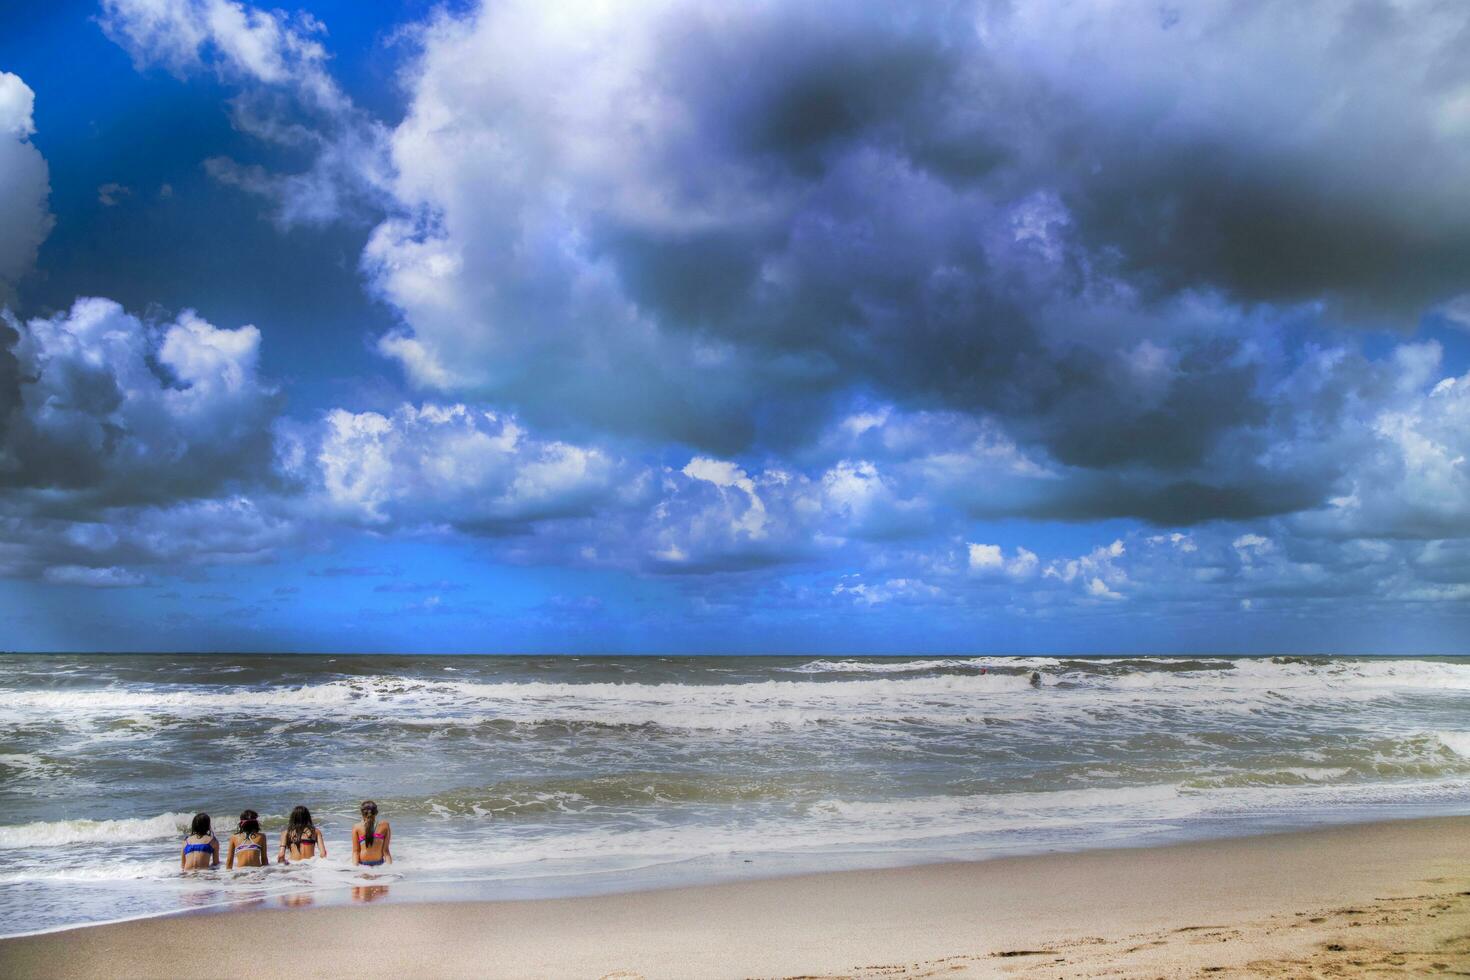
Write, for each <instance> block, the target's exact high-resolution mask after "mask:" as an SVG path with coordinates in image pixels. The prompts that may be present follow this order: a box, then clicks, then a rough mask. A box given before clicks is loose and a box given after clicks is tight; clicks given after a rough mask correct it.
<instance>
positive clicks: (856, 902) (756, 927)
mask: <svg viewBox="0 0 1470 980" xmlns="http://www.w3.org/2000/svg"><path fill="white" fill-rule="evenodd" d="M360 897H362V898H365V899H370V898H372V897H373V896H372V895H369V894H364V895H362V896H360ZM1360 975H1374V976H1381V975H1402V976H1435V975H1444V976H1470V817H1454V818H1436V819H1429V820H1405V821H1394V822H1387V823H1377V824H1364V825H1357V826H1350V827H1339V828H1331V829H1326V830H1314V831H1303V832H1297V833H1289V834H1273V835H1267V836H1258V837H1247V838H1237V839H1231V840H1221V841H1210V842H1203V843H1191V844H1180V845H1173V846H1167V847H1154V848H1138V849H1119V850H1100V851H1088V852H1082V853H1067V854H1046V855H1039V856H1035V857H1019V858H1004V859H999V860H993V861H982V862H974V863H967V862H962V863H951V864H939V865H929V866H925V867H915V868H899V869H892V870H883V871H853V872H834V873H828V874H814V875H801V876H793V877H787V878H775V879H768V880H761V881H746V882H738V883H731V884H721V885H710V886H701V887H692V888H676V889H668V890H663V891H649V892H636V893H629V894H621V895H605V896H597V897H590V898H573V899H548V900H537V901H514V902H459V903H443V904H410V903H403V904H363V905H359V906H356V907H328V908H296V909H276V910H270V911H241V912H231V913H225V914H220V915H205V916H189V917H182V918H181V917H168V918H161V919H149V920H144V921H139V922H127V923H119V924H115V925H107V926H96V927H90V928H84V929H75V930H69V931H66V932H61V933H52V934H48V935H43V936H33V937H26V938H21V939H12V940H5V941H0V976H5V977H8V978H15V980H20V978H26V977H109V978H120V977H236V976H239V977H244V976H251V977H266V978H274V977H282V978H286V977H290V978H305V977H345V976H353V977H358V978H362V977H380V976H405V977H407V976H412V977H589V978H595V977H616V978H619V980H631V978H633V977H647V978H656V977H657V978H664V977H668V978H697V977H797V976H800V977H940V976H943V977H988V976H1019V977H1033V976H1034V977H1102V976H1107V977H1231V976H1266V977H1308V976H1312V977H1315V976H1327V977H1334V976H1360Z"/></svg>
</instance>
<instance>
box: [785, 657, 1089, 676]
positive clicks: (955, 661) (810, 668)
mask: <svg viewBox="0 0 1470 980" xmlns="http://www.w3.org/2000/svg"><path fill="white" fill-rule="evenodd" d="M1060 664H1061V661H1059V660H1057V659H1056V658H1054V657H963V658H961V657H951V658H947V659H943V660H901V661H891V660H813V661H810V662H809V663H804V664H801V665H800V666H797V667H777V668H776V669H777V670H779V671H782V672H785V673H793V674H916V673H923V672H925V671H931V670H975V671H978V670H981V669H991V668H1011V669H1013V670H1035V669H1037V668H1041V667H1056V666H1059V665H1060Z"/></svg>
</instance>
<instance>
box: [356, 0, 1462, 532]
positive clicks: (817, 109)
mask: <svg viewBox="0 0 1470 980" xmlns="http://www.w3.org/2000/svg"><path fill="white" fill-rule="evenodd" d="M1411 6H1413V5H1411ZM1415 9H1416V10H1418V7H1417V6H1415ZM1312 11H1313V12H1312V14H1311V15H1310V16H1308V15H1306V14H1302V13H1299V12H1296V11H1293V12H1284V11H1273V10H1270V9H1269V8H1250V9H1245V8H1240V9H1237V7H1236V5H1232V4H1225V3H1217V4H1207V5H1204V6H1201V7H1199V8H1197V9H1192V10H1191V11H1190V13H1189V15H1188V16H1186V17H1181V18H1179V19H1177V20H1175V21H1173V22H1171V23H1167V24H1166V23H1164V22H1163V21H1161V20H1160V19H1159V18H1157V17H1154V16H1152V15H1151V14H1149V15H1145V14H1143V13H1140V12H1136V11H1133V10H1131V9H1130V8H1126V7H1121V6H1120V7H1102V8H1086V9H1085V10H1083V9H1079V8H1075V7H1067V6H1057V5H1052V4H1041V5H1033V6H1032V7H1028V8H1027V9H1026V10H1024V11H1020V10H1010V9H1009V8H1007V9H1005V10H1002V9H1001V8H998V7H997V8H991V7H988V6H976V7H973V8H971V7H969V6H966V5H961V6H960V7H958V8H954V9H953V10H950V9H946V10H945V11H944V12H937V11H926V12H924V13H921V14H912V12H908V11H905V12H904V13H903V14H898V13H894V12H892V11H891V10H888V9H887V8H875V9H871V10H869V9H864V10H851V9H847V8H842V9H837V8H834V9H823V10H820V11H818V10H816V9H814V8H809V7H806V6H803V5H796V4H779V3H778V4H768V5H760V6H746V7H742V8H740V10H738V11H726V12H724V13H722V14H721V15H719V16H715V15H713V14H712V13H711V12H710V11H709V9H708V8H706V7H703V6H700V5H696V4H680V3H674V4H660V5H639V6H634V7H630V8H619V9H618V10H617V11H616V12H612V11H607V12H598V11H591V12H584V13H583V15H582V16H579V18H578V20H577V24H576V27H575V29H573V28H572V27H570V25H569V24H568V23H567V22H566V21H565V20H564V19H563V18H561V17H560V16H559V15H558V14H557V13H555V12H553V11H550V10H548V9H547V8H545V7H544V6H538V5H532V4H520V3H506V4H496V5H493V6H484V7H481V8H478V9H476V10H474V11H473V12H470V13H467V14H465V15H463V16H460V17H454V16H449V15H440V16H438V17H437V18H435V19H434V20H432V21H431V22H430V23H429V24H428V25H426V26H425V27H424V28H423V29H422V31H421V32H420V33H419V35H418V37H419V41H420V43H421V46H422V53H421V55H420V56H419V57H418V59H417V60H416V61H415V62H414V63H413V64H411V65H410V67H409V69H408V70H407V72H406V75H405V77H406V81H407V86H408V91H409V94H410V105H409V111H408V113H407V116H406V117H405V118H404V120H403V121H402V123H401V124H400V125H399V126H398V127H397V128H396V129H395V131H394V132H393V135H392V152H393V161H394V176H393V178H392V184H391V188H392V192H393V197H394V199H395V202H396V207H395V213H393V214H392V215H391V216H390V217H389V218H388V219H387V220H386V221H384V222H383V223H381V224H380V225H379V226H378V228H377V229H376V231H375V232H374V234H373V236H372V238H371V240H370V242H369V245H368V247H367V249H366V252H365V254H364V257H363V265H364V269H365V270H366V272H367V273H368V275H369V276H370V278H371V280H372V282H373V284H374V286H375V288H376V290H377V291H378V292H379V294H380V295H382V296H383V297H384V298H385V299H386V300H388V301H389V302H390V303H391V304H393V306H395V307H396V308H397V309H398V310H399V311H400V313H401V314H402V316H403V320H404V322H403V325H402V326H401V327H399V328H397V329H395V330H393V331H391V332H389V333H388V334H387V335H386V336H384V337H383V338H381V341H380V344H379V348H380V350H381V351H382V352H383V353H384V354H386V355H387V356H389V357H392V358H394V359H396V360H398V361H399V362H400V363H401V365H402V366H403V368H404V370H405V371H406V373H407V375H408V377H409V378H410V379H411V380H412V381H413V382H415V383H416V384H419V385H421V386H423V387H426V388H429V389H434V390H440V391H448V392H458V393H471V394H475V395H477V396H483V397H488V398H490V399H492V400H494V401H496V402H498V403H501V404H509V405H512V406H514V407H515V408H516V409H517V410H518V411H519V412H520V413H521V415H522V416H523V417H524V418H526V419H527V420H528V422H529V423H531V424H535V425H540V426H544V427H547V428H548V429H549V430H550V431H572V432H577V433H579V434H580V436H581V437H584V438H591V437H593V436H594V435H596V434H597V433H599V432H601V433H613V434H632V435H635V436H638V437H640V438H644V439H647V440H650V441H655V442H657V441H661V440H674V441H678V442H682V443H686V444H690V445H692V446H694V447H696V448H697V449H700V450H703V451H707V452H711V453H714V454H717V455H721V456H728V455H732V454H734V453H738V452H741V451H747V450H749V449H750V448H751V447H752V446H754V445H757V444H759V445H767V446H773V447H777V448H782V447H794V446H800V445H801V444H802V443H803V442H806V441H808V440H810V439H811V438H813V437H814V436H815V434H816V432H817V431H818V429H819V427H820V426H819V423H820V422H821V421H822V420H823V419H824V418H825V417H827V416H828V415H829V414H830V413H831V412H832V411H833V410H834V409H835V408H838V406H840V405H842V404H843V403H844V402H845V401H846V400H847V399H846V397H845V396H846V395H848V394H850V393H851V392H853V391H854V390H865V391H873V392H876V393H877V395H878V397H879V398H880V399H882V400H885V401H890V402H892V403H895V404H898V405H900V406H902V407H904V408H906V409H908V410H927V411H947V412H953V413H960V414H964V415H970V416H973V417H976V418H983V419H987V420H989V422H990V424H991V425H992V426H994V427H995V428H996V429H997V430H998V431H999V432H1001V433H1002V434H1003V435H1004V438H1006V439H1008V440H1009V441H1011V442H1012V443H1014V444H1016V445H1017V446H1018V447H1019V448H1018V452H1020V453H1022V454H1034V453H1036V452H1037V451H1039V453H1040V455H1042V456H1043V457H1046V458H1048V459H1049V461H1050V462H1051V463H1054V464H1058V465H1060V466H1061V467H1068V468H1071V472H1070V474H1069V476H1070V477H1071V478H1070V479H1068V480H1067V481H1065V482H1064V483H1062V484H1059V485H1057V486H1054V487H1052V488H1050V493H1047V494H1043V497H1044V500H1043V501H1041V502H1039V503H1037V504H1036V505H1034V506H1030V507H1029V510H1030V511H1031V512H1032V513H1037V514H1040V513H1043V512H1047V513H1050V514H1053V515H1055V516H1064V517H1069V518H1090V517H1108V516H1120V515H1127V516H1138V517H1143V518H1145V519H1148V520H1153V521H1157V522H1160V523H1191V522H1197V521H1201V520H1209V519H1216V518H1228V519H1246V518H1254V517H1265V516H1270V515H1272V514H1279V513H1285V512H1289V511H1292V510H1297V509H1301V508H1304V507H1311V506H1314V505H1315V504H1317V503H1319V502H1320V501H1321V499H1322V496H1321V494H1322V490H1323V486H1322V480H1320V479H1318V478H1316V476H1315V475H1308V474H1302V473H1299V472H1269V471H1266V470H1265V469H1264V468H1262V467H1260V466H1256V465H1253V464H1252V462H1251V460H1252V459H1253V455H1252V454H1257V455H1258V454H1259V453H1260V452H1261V451H1262V450H1263V449H1264V445H1263V439H1264V437H1265V435H1266V434H1267V433H1268V430H1269V429H1270V428H1271V423H1272V419H1271V416H1272V413H1273V402H1272V400H1271V397H1270V395H1271V392H1272V388H1273V386H1274V385H1275V384H1276V383H1277V382H1278V381H1279V380H1280V375H1281V372H1282V370H1283V365H1282V363H1281V362H1280V360H1279V356H1280V351H1279V348H1278V347H1276V346H1275V345H1274V343H1273V342H1272V339H1271V337H1270V335H1271V334H1272V333H1274V332H1276V331H1279V330H1281V329H1283V323H1285V322H1289V321H1292V320H1293V319H1302V318H1306V319H1308V320H1313V319H1320V318H1321V317H1323V316H1325V315H1335V316H1346V317H1359V318H1361V317H1367V318H1368V319H1370V320H1371V319H1373V318H1375V317H1377V318H1380V319H1381V318H1383V317H1389V318H1398V319H1402V318H1403V317H1405V316H1415V315H1417V314H1418V313H1420V312H1422V311H1423V310H1425V309H1426V308H1427V307H1428V306H1429V305H1431V304H1433V303H1437V302H1441V301H1443V300H1445V299H1447V298H1449V296H1450V295H1453V294H1454V293H1455V292H1456V291H1457V290H1456V289H1455V288H1454V287H1455V285H1456V283H1457V277H1458V276H1459V275H1460V272H1459V265H1458V262H1457V259H1456V256H1458V255H1460V254H1463V251H1464V245H1465V243H1466V242H1467V241H1470V207H1467V199H1466V197H1465V191H1464V189H1463V186H1462V182H1459V181H1458V180H1454V179H1451V178H1450V177H1448V176H1447V175H1449V174H1454V173H1458V172H1459V170H1460V169H1462V166H1461V164H1462V163H1463V162H1464V161H1463V159H1462V157H1463V153H1464V149H1463V147H1464V145H1465V142H1464V141H1463V140H1461V139H1458V138H1457V136H1456V134H1457V133H1458V132H1459V130H1458V129H1456V128H1455V127H1457V126H1459V125H1460V123H1459V122H1457V121H1456V120H1458V119H1459V117H1458V116H1456V115H1455V112H1456V110H1455V108H1454V107H1455V106H1456V105H1458V103H1457V102H1456V101H1455V100H1456V99H1458V98H1459V95H1457V94H1456V93H1458V92H1459V91H1460V90H1459V89H1458V88H1456V85H1458V84H1459V83H1458V82H1456V81H1455V79H1456V78H1458V77H1459V76H1458V75H1457V74H1456V71H1457V69H1454V68H1453V67H1452V61H1451V52H1452V50H1453V48H1452V47H1450V46H1448V42H1447V41H1445V40H1444V39H1445V38H1448V37H1452V36H1454V32H1453V31H1452V30H1450V28H1451V27H1452V26H1453V24H1452V23H1451V22H1452V21H1456V20H1457V19H1458V20H1463V19H1464V18H1463V17H1462V16H1461V14H1459V13H1455V12H1453V11H1450V10H1449V9H1448V8H1444V7H1442V6H1440V7H1434V8H1432V9H1431V8H1429V7H1425V8H1424V10H1423V11H1421V13H1422V14H1423V16H1422V17H1421V16H1417V15H1405V16H1403V17H1402V18H1390V19H1389V20H1387V21H1385V22H1384V23H1382V24H1377V25H1374V24H1368V23H1367V22H1365V21H1363V20H1362V18H1361V15H1356V14H1348V13H1345V12H1344V11H1342V10H1341V9H1340V8H1336V7H1328V6H1322V5H1316V6H1313V7H1312ZM1355 18H1356V19H1355ZM1056 25H1061V30H1060V31H1059V30H1057V29H1056ZM1098 38H1105V39H1109V40H1107V41H1106V42H1101V43H1100V42H1098V41H1097V39H1098ZM674 39H677V42H676V41H675V40H674ZM1113 39H1116V41H1117V44H1116V45H1115V44H1113V43H1112V42H1113ZM1258 49H1260V50H1269V51H1271V52H1273V60H1272V62H1271V63H1272V64H1291V65H1295V66H1296V67H1294V68H1293V72H1294V73H1298V72H1299V73H1300V81H1302V83H1303V84H1302V85H1301V87H1300V88H1298V89H1294V90H1293V94H1292V97H1291V98H1290V99H1281V98H1277V96H1276V94H1275V91H1274V86H1263V85H1262V84H1261V83H1260V81H1259V80H1260V79H1262V78H1265V77H1269V75H1270V73H1269V72H1265V71H1262V70H1261V69H1260V59H1261V58H1262V57H1264V56H1263V55H1261V54H1259V53H1258ZM1406 51H1412V52H1415V53H1416V54H1418V55H1421V56H1423V57H1424V58H1427V59H1429V61H1430V63H1433V64H1435V65H1438V66H1441V67H1440V68H1438V69H1436V71H1437V72H1438V74H1437V75H1435V77H1433V78H1431V77H1429V76H1428V75H1424V74H1420V73H1416V72H1415V71H1413V70H1409V69H1406V68H1402V67H1398V66H1397V64H1396V62H1397V61H1398V60H1399V56H1400V55H1402V54H1403V53H1404V52H1406ZM1359 57H1364V58H1367V59H1369V61H1371V62H1372V63H1375V64H1380V63H1381V65H1382V70H1383V71H1384V72H1385V73H1386V75H1387V76H1388V78H1387V82H1386V84H1379V83H1378V82H1374V83H1372V84H1369V83H1368V82H1367V81H1366V80H1365V76H1361V75H1360V74H1358V73H1357V69H1356V68H1355V67H1351V68H1350V66H1355V65H1357V64H1358V61H1357V60H1356V59H1357V58H1359ZM1391 63H1393V64H1391ZM755 65H759V66H760V68H759V70H753V68H752V66H755ZM1140 66H1148V67H1147V68H1146V69H1145V68H1143V67H1140ZM1293 77H1296V75H1295V74H1294V76H1293ZM1118 78H1126V79H1129V85H1130V86H1131V88H1132V89H1137V90H1138V91H1141V92H1144V93H1145V94H1147V95H1148V98H1146V99H1138V98H1125V97H1123V93H1120V92H1119V90H1118V86H1119V85H1121V83H1120V82H1116V81H1114V79H1118ZM1098 79H1107V80H1108V81H1107V82H1106V83H1100V82H1098ZM1104 92H1105V93H1109V94H1108V96H1107V97H1106V98H1104V97H1103V96H1102V95H1100V94H1099V93H1104ZM1342 93H1347V96H1346V97H1344V98H1339V96H1340V95H1341V94H1342ZM1217 109H1218V110H1220V111H1215V110H1217ZM1378 125H1382V126H1387V127H1389V128H1390V129H1391V130H1393V131H1394V132H1396V133H1399V134H1400V135H1401V136H1402V137H1403V140H1404V141H1406V142H1407V144H1408V145H1414V146H1416V147H1417V148H1418V149H1419V150H1420V151H1421V153H1420V155H1419V156H1417V157H1416V158H1415V164H1414V167H1415V172H1417V173H1422V174H1423V176H1424V178H1425V179H1424V180H1423V181H1421V182H1419V183H1416V184H1412V185H1411V184H1410V183H1408V182H1405V181H1404V180H1403V179H1402V173H1401V170H1400V167H1399V165H1398V163H1397V162H1396V161H1397V160H1398V159H1399V154H1398V152H1397V151H1395V152H1394V153H1393V154H1391V155H1390V156H1388V157H1385V156H1384V155H1383V154H1379V153H1377V152H1374V153H1366V154H1365V153H1359V152H1355V151H1353V150H1352V148H1353V147H1354V146H1357V145H1358V143H1359V137H1360V134H1361V132H1363V131H1368V130H1371V129H1373V128H1374V126H1378ZM1287 132H1290V133H1295V134H1298V136H1297V137H1295V138H1294V139H1293V141H1291V142H1290V143H1287V142H1283V140H1282V138H1281V137H1280V135H1279V134H1280V133H1287ZM1385 145H1387V144H1385ZM1140 146H1143V147H1147V152H1143V153H1140V150H1139V147H1140ZM1140 158H1142V159H1143V160H1144V162H1145V163H1146V165H1144V166H1140V165H1139V163H1138V161H1139V159H1140ZM1431 214H1432V217H1430V215H1431ZM1421 218H1422V219H1423V220H1422V221H1421V220H1420V219H1421ZM1385 249H1386V250H1387V251H1386V254H1385V252H1384V250H1385ZM1369 255H1372V256H1375V257H1376V258H1375V259H1374V261H1375V262H1379V259H1381V260H1382V261H1381V262H1380V263H1379V264H1378V265H1376V266H1375V268H1374V269H1372V270H1365V269H1364V268H1362V262H1363V259H1362V258H1361V257H1362V256H1369ZM1257 256H1266V257H1269V258H1268V259H1267V258H1259V259H1258V258H1256V257H1257ZM532 325H534V326H532Z"/></svg>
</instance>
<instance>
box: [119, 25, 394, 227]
mask: <svg viewBox="0 0 1470 980" xmlns="http://www.w3.org/2000/svg"><path fill="white" fill-rule="evenodd" d="M102 8H103V12H102V17H101V24H102V28H103V30H104V31H106V32H107V35H108V37H110V38H112V40H113V41H115V42H116V43H117V44H119V45H120V46H121V47H122V48H123V49H124V50H126V51H127V52H128V53H129V54H130V55H131V56H132V58H133V62H134V64H135V65H136V66H137V67H138V68H139V69H140V70H142V69H145V68H148V67H151V66H154V65H158V66H162V67H163V68H165V69H167V70H169V71H170V72H172V73H174V74H175V75H177V76H179V77H181V78H183V77H187V76H189V75H192V74H195V73H198V72H203V71H209V72H212V73H213V74H214V75H215V76H216V77H217V78H218V79H219V80H220V81H221V82H223V83H225V84H227V85H230V86H233V87H235V88H236V89H238V90H239V92H238V94H237V95H236V96H235V97H234V98H233V99H231V101H230V105H229V108H230V119H231V122H232V123H233V125H234V127H235V129H237V130H238V131H239V132H241V133H244V134H245V135H247V136H250V137H253V138H254V139H256V140H258V141H260V143H261V144H263V145H267V146H270V147H271V148H272V149H273V150H274V151H275V153H276V155H277V156H279V155H281V154H285V155H287V156H290V155H295V156H297V157H298V158H302V159H304V160H305V161H306V164H307V165H306V168H305V169H304V170H299V171H296V172H291V173H281V172H277V171H275V170H273V169H267V168H266V167H264V166H261V165H259V164H242V163H239V162H237V161H235V160H232V159H230V158H227V157H211V158H210V159H208V160H205V161H204V167H205V170H206V172H208V173H209V174H210V176H212V177H214V178H215V179H216V180H218V181H219V182H220V183H222V184H226V185H229V186H232V187H237V188H239V189H241V190H243V191H245V192H247V193H251V194H255V195H258V196H260V197H262V198H264V199H266V200H267V201H269V202H270V203H271V206H272V216H273V219H274V220H275V222H276V223H277V225H279V226H280V227H282V228H290V227H293V226H297V225H307V226H323V225H328V224H331V223H333V222H336V221H341V220H348V221H363V222H365V221H367V220H369V219H376V218H377V217H378V216H380V214H381V207H380V197H381V195H380V188H381V186H382V185H383V183H384V181H385V180H386V175H385V173H384V170H383V168H384V166H385V160H384V157H383V138H384V131H383V128H382V126H381V125H380V124H379V123H377V122H376V121H375V120H373V119H372V118H370V117H369V116H368V115H367V114H366V113H364V112H362V111H361V110H360V109H358V108H357V107H356V106H355V105H354V104H353V102H352V100H351V99H350V98H349V97H348V96H347V95H346V93H345V92H343V91H342V89H341V87H340V86H339V85H338V84H337V82H336V81H335V80H334V79H333V78H332V76H331V73H330V71H329V70H328V62H329V55H328V52H327V49H326V46H325V45H324V44H323V43H322V39H323V37H324V36H325V33H326V28H325V26H324V25H323V24H322V23H321V22H320V21H318V20H316V19H315V18H314V17H312V16H311V15H310V14H307V13H297V14H295V15H288V14H286V13H285V12H283V11H279V10H262V9H260V8H257V7H253V6H250V5H247V4H243V3H236V2H234V0H103V4H102ZM103 203H107V202H106V201H104V202H103Z"/></svg>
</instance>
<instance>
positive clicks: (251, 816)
mask: <svg viewBox="0 0 1470 980" xmlns="http://www.w3.org/2000/svg"><path fill="white" fill-rule="evenodd" d="M236 831H237V832H238V833H241V834H244V835H245V836H246V837H254V836H255V835H256V834H258V833H260V814H258V813H256V812H255V811H254V810H245V811H242V812H241V814H240V826H239V827H237V828H236Z"/></svg>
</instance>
